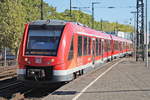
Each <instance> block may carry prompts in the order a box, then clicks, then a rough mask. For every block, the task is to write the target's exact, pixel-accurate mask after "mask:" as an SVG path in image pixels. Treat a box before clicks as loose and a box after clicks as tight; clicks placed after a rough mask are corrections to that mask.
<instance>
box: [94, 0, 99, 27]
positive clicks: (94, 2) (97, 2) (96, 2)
mask: <svg viewBox="0 0 150 100" xmlns="http://www.w3.org/2000/svg"><path fill="white" fill-rule="evenodd" d="M99 3H100V2H92V28H94V5H95V4H99Z"/></svg>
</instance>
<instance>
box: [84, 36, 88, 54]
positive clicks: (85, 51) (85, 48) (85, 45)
mask: <svg viewBox="0 0 150 100" xmlns="http://www.w3.org/2000/svg"><path fill="white" fill-rule="evenodd" d="M84 55H85V56H86V55H87V37H84Z"/></svg>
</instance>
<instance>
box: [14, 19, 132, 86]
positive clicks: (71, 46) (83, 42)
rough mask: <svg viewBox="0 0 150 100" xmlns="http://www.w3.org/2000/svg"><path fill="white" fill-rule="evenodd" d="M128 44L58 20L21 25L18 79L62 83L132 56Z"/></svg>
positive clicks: (125, 41)
mask: <svg viewBox="0 0 150 100" xmlns="http://www.w3.org/2000/svg"><path fill="white" fill-rule="evenodd" d="M132 49H133V48H132V41H129V40H125V39H122V38H119V37H116V36H113V35H109V34H106V33H103V32H100V31H96V30H93V29H90V28H88V27H86V26H84V25H82V24H79V23H75V22H66V21H60V20H39V21H34V22H31V23H29V24H26V25H25V32H24V35H23V39H22V42H21V45H20V49H19V55H18V65H19V66H18V70H17V74H18V79H19V80H22V81H27V82H35V81H38V82H44V83H45V82H48V83H52V82H66V81H71V80H73V79H74V78H75V77H76V75H77V74H79V75H82V74H84V73H85V72H86V71H87V70H88V69H91V68H93V67H94V66H96V65H98V64H100V63H103V62H105V61H111V60H112V59H114V58H117V57H123V56H125V55H127V54H131V53H132Z"/></svg>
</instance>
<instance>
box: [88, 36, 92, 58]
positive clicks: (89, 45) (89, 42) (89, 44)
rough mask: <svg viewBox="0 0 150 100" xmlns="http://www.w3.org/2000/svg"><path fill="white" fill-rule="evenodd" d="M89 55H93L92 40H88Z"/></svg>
mask: <svg viewBox="0 0 150 100" xmlns="http://www.w3.org/2000/svg"><path fill="white" fill-rule="evenodd" d="M88 54H89V55H90V54H91V38H90V37H89V38H88Z"/></svg>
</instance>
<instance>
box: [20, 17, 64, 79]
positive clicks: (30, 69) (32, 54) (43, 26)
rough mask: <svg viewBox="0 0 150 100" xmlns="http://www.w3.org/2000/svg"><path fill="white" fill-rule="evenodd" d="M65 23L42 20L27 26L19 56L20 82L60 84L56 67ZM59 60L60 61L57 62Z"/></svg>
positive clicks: (59, 62)
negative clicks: (55, 73)
mask: <svg viewBox="0 0 150 100" xmlns="http://www.w3.org/2000/svg"><path fill="white" fill-rule="evenodd" d="M64 26H65V22H61V21H53V20H41V21H35V22H31V23H29V24H26V27H25V32H24V36H23V40H22V43H21V46H20V49H19V55H18V65H19V67H18V70H17V74H18V80H21V81H25V82H59V81H61V78H60V77H54V74H53V69H54V66H55V65H59V64H61V62H62V61H61V59H59V58H58V57H57V53H58V48H59V44H60V40H61V36H62V32H63V30H64ZM57 59H59V61H58V60H57Z"/></svg>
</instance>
